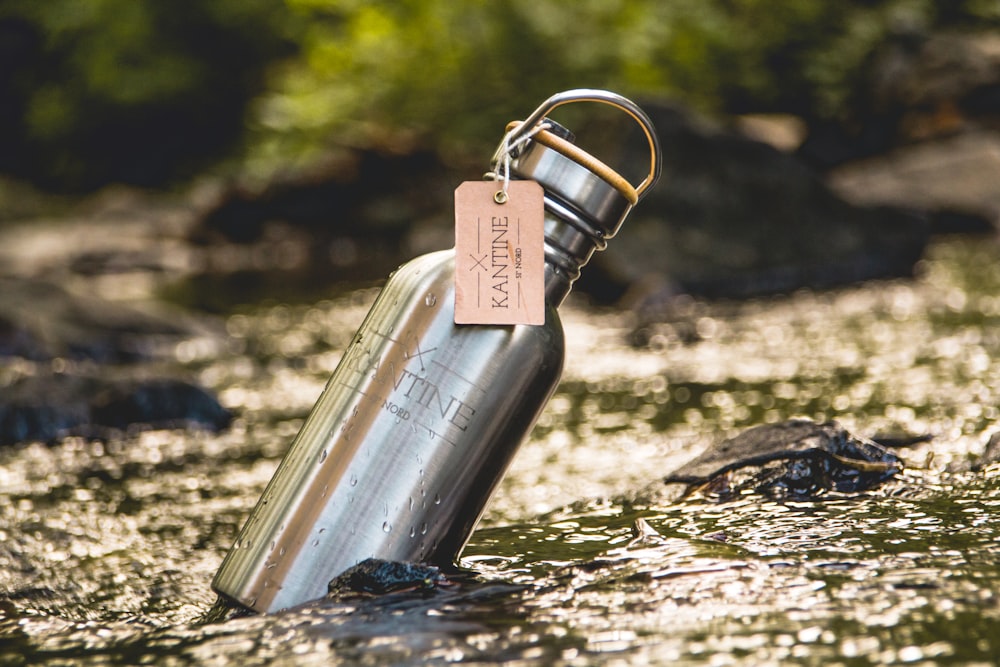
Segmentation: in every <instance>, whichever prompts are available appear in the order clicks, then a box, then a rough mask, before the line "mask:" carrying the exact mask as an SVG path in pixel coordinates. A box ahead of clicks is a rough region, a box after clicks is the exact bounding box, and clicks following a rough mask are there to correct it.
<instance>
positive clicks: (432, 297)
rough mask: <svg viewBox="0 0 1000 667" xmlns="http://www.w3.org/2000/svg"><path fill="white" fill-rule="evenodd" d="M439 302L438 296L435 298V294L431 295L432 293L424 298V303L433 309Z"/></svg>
mask: <svg viewBox="0 0 1000 667" xmlns="http://www.w3.org/2000/svg"><path fill="white" fill-rule="evenodd" d="M437 302H438V298H437V296H435V295H434V294H431V293H430V292H428V293H427V296H425V297H424V303H425V304H426V305H427V306H430V307H433V306H434V305H436V304H437Z"/></svg>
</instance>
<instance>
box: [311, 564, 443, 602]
mask: <svg viewBox="0 0 1000 667" xmlns="http://www.w3.org/2000/svg"><path fill="white" fill-rule="evenodd" d="M449 583H450V582H449V581H448V579H447V578H446V577H445V576H444V575H443V574H442V573H441V570H440V569H439V568H437V567H434V566H432V565H419V564H416V563H404V562H398V561H387V560H381V559H378V558H368V559H366V560H363V561H361V562H360V563H358V564H357V565H355V566H354V567H352V568H350V569H348V570H347V571H345V572H344V573H343V574H341V575H340V576H338V577H336V578H335V579H333V580H332V581H330V584H329V587H328V596H329V597H345V596H350V595H358V594H367V595H384V594H386V593H395V592H400V591H410V590H423V591H429V590H433V589H435V588H437V587H438V586H447V585H449Z"/></svg>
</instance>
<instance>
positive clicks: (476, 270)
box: [455, 181, 545, 324]
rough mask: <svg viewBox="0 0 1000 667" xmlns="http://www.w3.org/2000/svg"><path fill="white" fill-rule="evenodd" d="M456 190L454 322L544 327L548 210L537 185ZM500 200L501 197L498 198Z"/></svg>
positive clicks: (474, 185) (481, 184)
mask: <svg viewBox="0 0 1000 667" xmlns="http://www.w3.org/2000/svg"><path fill="white" fill-rule="evenodd" d="M502 190H503V186H502V184H501V183H497V182H494V181H467V182H465V183H462V184H461V185H460V186H458V188H457V189H456V190H455V323H456V324H544V323H545V228H544V222H545V208H544V206H545V205H544V201H543V190H542V186H541V185H539V184H538V183H537V182H536V181H510V182H509V183H508V184H507V192H506V194H507V200H506V201H505V202H504V203H503V204H499V203H497V201H496V199H494V196H495V195H496V194H497V192H502ZM500 199H502V197H501V198H500Z"/></svg>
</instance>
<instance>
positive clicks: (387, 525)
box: [382, 521, 392, 533]
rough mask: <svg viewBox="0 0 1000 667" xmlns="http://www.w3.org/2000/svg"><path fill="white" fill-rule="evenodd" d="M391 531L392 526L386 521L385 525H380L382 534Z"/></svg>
mask: <svg viewBox="0 0 1000 667" xmlns="http://www.w3.org/2000/svg"><path fill="white" fill-rule="evenodd" d="M391 530H392V524H391V523H389V522H388V521H386V522H385V523H383V524H382V532H383V533H388V532H389V531H391Z"/></svg>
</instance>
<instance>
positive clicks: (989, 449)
mask: <svg viewBox="0 0 1000 667" xmlns="http://www.w3.org/2000/svg"><path fill="white" fill-rule="evenodd" d="M997 462H1000V431H998V432H996V433H994V434H993V435H991V436H990V439H989V440H987V441H986V447H984V448H983V453H982V454H980V455H979V458H977V459H976V460H975V461H974V462H972V463H969V464H966V465H964V466H963V465H959V466H954V467H952V468H951V469H950V470H951V471H952V472H961V471H963V469H967V470H971V471H972V472H982V471H983V470H986V468H987V467H989V466H991V465H993V464H994V463H997Z"/></svg>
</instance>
